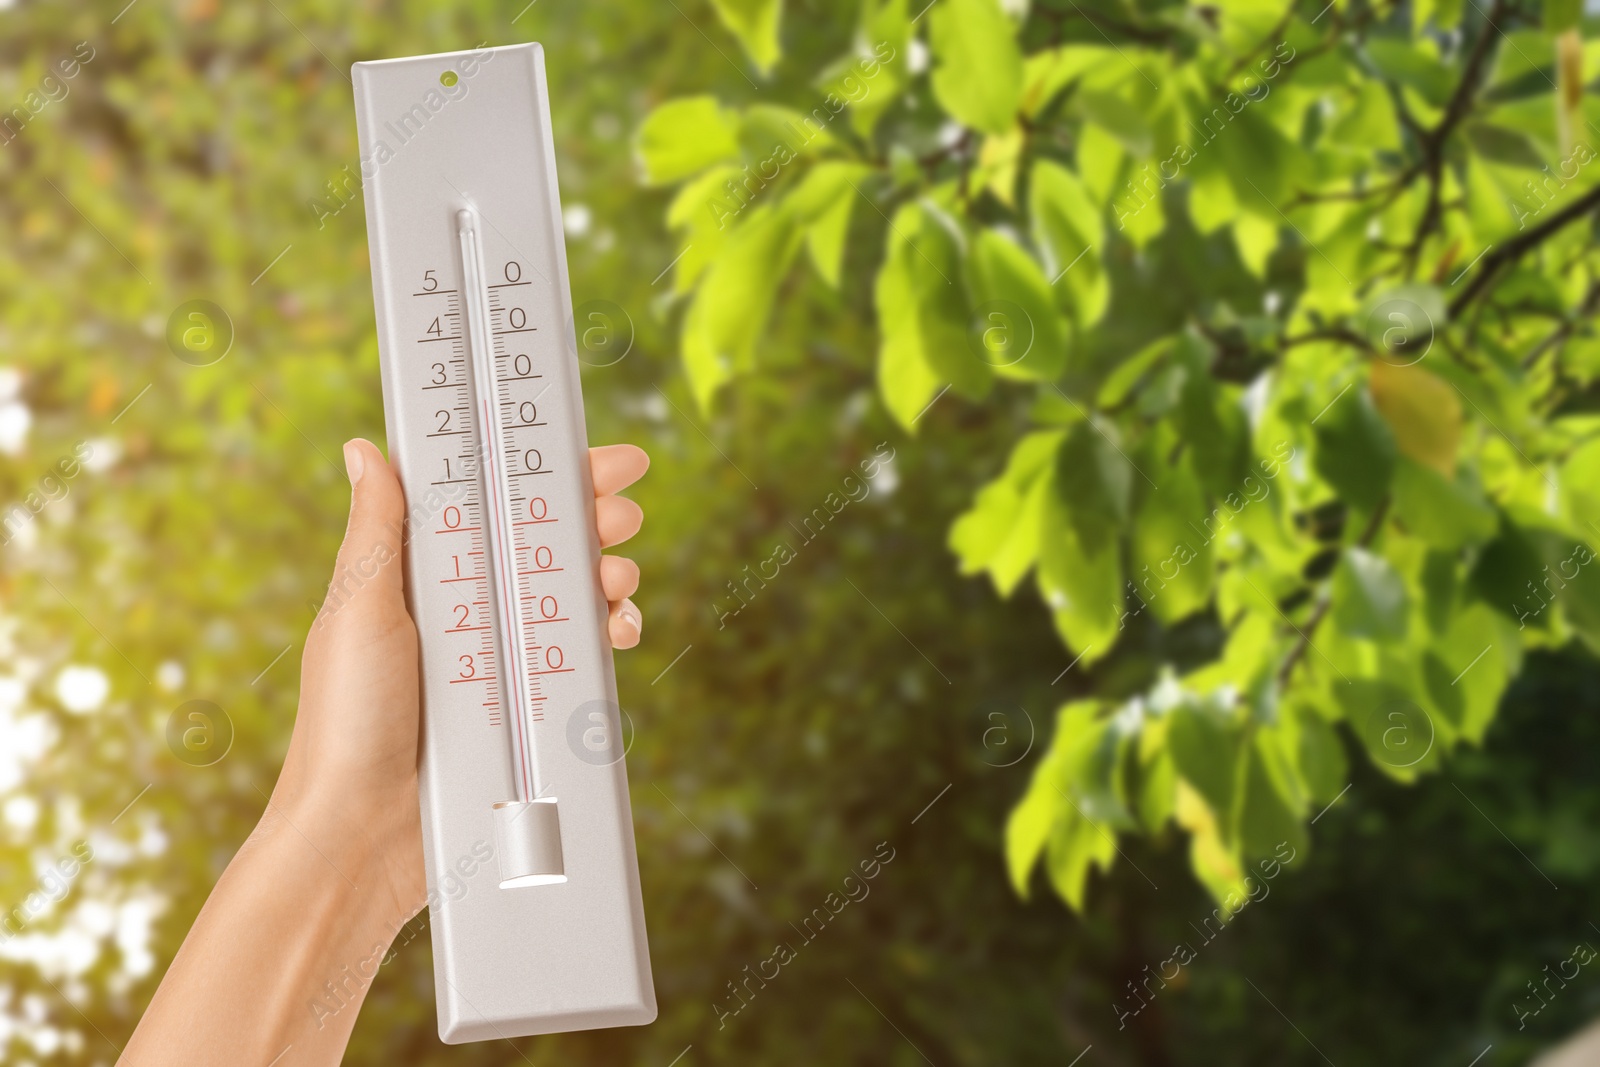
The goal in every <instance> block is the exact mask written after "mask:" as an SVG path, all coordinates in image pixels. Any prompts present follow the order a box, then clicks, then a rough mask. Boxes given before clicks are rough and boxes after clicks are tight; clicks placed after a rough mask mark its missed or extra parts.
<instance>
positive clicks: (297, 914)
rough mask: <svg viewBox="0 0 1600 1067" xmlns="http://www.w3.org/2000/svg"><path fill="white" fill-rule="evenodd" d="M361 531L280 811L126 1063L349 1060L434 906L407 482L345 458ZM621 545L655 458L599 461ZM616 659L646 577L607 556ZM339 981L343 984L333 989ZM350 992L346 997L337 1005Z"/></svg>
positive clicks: (339, 587) (324, 630) (335, 600)
mask: <svg viewBox="0 0 1600 1067" xmlns="http://www.w3.org/2000/svg"><path fill="white" fill-rule="evenodd" d="M344 455H345V466H346V468H347V469H348V471H349V474H350V485H351V502H350V521H349V525H348V527H347V528H346V530H345V536H344V544H343V546H342V547H341V548H340V549H339V559H338V562H337V564H336V565H335V566H334V573H333V581H332V582H331V583H330V585H329V591H328V598H327V599H326V600H325V601H324V602H323V605H322V608H321V610H320V611H319V612H318V613H317V619H316V621H315V622H314V623H313V624H312V628H311V633H310V635H309V636H308V637H307V639H306V649H305V655H304V657H303V658H302V663H301V679H300V709H299V712H298V714H297V715H296V717H295V724H294V734H293V736H292V737H291V739H290V742H289V751H288V754H287V756H285V758H284V762H283V772H282V774H281V775H280V776H279V778H278V783H277V785H276V786H275V787H274V789H273V791H272V797H271V799H270V801H269V802H268V804H267V811H266V813H265V814H263V815H262V817H261V822H260V823H259V824H258V825H257V827H256V829H255V831H254V832H253V833H252V834H251V835H250V839H249V840H248V841H247V842H246V843H245V845H244V847H243V848H241V849H240V850H239V853H238V855H237V856H235V857H234V860H233V862H232V863H230V864H229V865H228V869H227V870H226V871H225V872H223V876H222V878H221V880H220V881H219V882H218V883H217V887H216V888H215V889H214V890H213V891H212V894H211V896H210V898H209V899H208V900H207V901H206V905H205V907H204V908H203V909H202V910H201V912H200V915H199V917H198V918H197V919H196V920H195V923H194V926H193V928H192V929H191V930H190V932H189V936H188V937H187V938H185V940H184V943H183V947H182V948H180V949H179V951H178V955H177V958H176V959H174V960H173V963H172V966H171V967H169V968H168V970H167V973H166V975H165V976H164V977H163V978H162V980H161V985H160V987H159V988H158V989H157V990H156V995H155V998H154V999H153V1000H152V1001H151V1004H150V1007H149V1009H148V1010H147V1011H146V1012H145V1015H144V1018H143V1019H141V1020H140V1022H139V1026H138V1028H137V1030H136V1031H135V1032H134V1035H133V1038H132V1040H131V1041H130V1042H129V1044H128V1047H127V1048H126V1050H124V1053H123V1062H124V1063H130V1064H142V1063H160V1064H163V1065H166V1067H190V1065H195V1067H198V1065H201V1064H214V1063H262V1064H264V1063H269V1062H270V1063H273V1064H275V1065H277V1067H296V1065H301V1064H316V1065H324V1064H325V1065H333V1064H337V1063H338V1062H339V1060H340V1059H341V1057H342V1056H343V1054H344V1047H345V1044H346V1043H347V1042H348V1040H349V1036H350V1029H351V1027H352V1026H353V1025H354V1023H355V1016H356V1012H357V1011H358V1010H359V1008H360V1005H361V1002H362V1000H363V999H364V998H365V995H366V990H367V987H368V984H369V983H370V981H371V979H372V977H373V976H374V975H376V973H377V966H378V963H379V962H380V961H381V960H382V957H383V955H384V953H385V952H386V951H387V949H388V946H389V943H390V942H391V941H392V940H393V939H394V936H395V934H396V933H397V932H398V931H399V930H400V928H401V927H402V926H403V925H404V924H405V923H406V921H407V920H409V919H410V918H411V917H412V916H414V915H416V914H417V912H419V911H421V910H422V907H423V905H424V904H425V903H426V902H427V892H428V889H427V878H426V876H425V874H424V871H423V863H422V819H421V814H420V811H419V808H418V805H417V737H418V732H419V727H420V721H419V719H420V708H419V701H418V696H419V691H418V656H417V630H416V627H415V626H414V625H413V624H412V621H411V616H410V615H409V614H408V613H407V611H406V604H405V595H404V589H403V584H402V579H401V574H402V561H401V547H402V546H401V533H402V530H403V529H404V527H403V521H404V515H405V504H404V499H403V494H402V493H401V490H400V482H399V479H398V478H397V477H396V476H395V473H394V470H393V469H392V468H391V467H390V466H389V464H388V463H387V462H386V461H385V460H384V458H383V454H382V453H381V452H379V451H378V449H377V448H376V447H375V446H373V445H372V444H371V443H369V442H367V441H360V440H357V441H351V442H350V443H349V444H347V445H345V449H344ZM589 464H590V470H591V473H592V475H593V481H594V487H595V518H596V521H597V523H598V527H599V532H600V543H601V545H602V546H606V547H609V546H611V545H615V544H618V543H620V542H622V541H626V540H627V539H628V538H630V537H632V536H633V535H634V534H635V533H637V532H638V530H639V525H640V523H641V522H642V521H643V513H642V512H641V511H640V509H639V506H638V505H637V504H635V503H633V502H632V501H631V500H625V499H623V498H622V497H619V496H617V495H616V494H617V493H618V492H620V491H621V490H623V489H625V488H627V487H628V486H629V485H631V484H633V482H635V481H637V480H638V478H639V477H640V476H641V475H643V474H644V472H645V469H646V468H647V467H648V466H649V460H648V459H647V458H646V456H645V454H644V452H643V451H641V450H640V449H638V448H635V447H633V446H632V445H610V446H608V447H605V448H596V449H591V450H590V453H589ZM600 580H601V585H602V587H603V588H604V590H605V595H606V599H607V600H608V601H610V612H609V617H608V619H607V628H608V631H609V633H610V636H611V643H612V645H613V646H615V647H617V648H631V647H633V646H634V645H636V644H638V643H639V633H640V624H641V620H640V615H639V609H638V608H637V607H635V606H634V604H633V601H631V600H629V599H628V598H629V597H630V596H631V595H632V594H633V592H634V591H635V590H636V589H637V588H638V585H639V568H638V567H637V566H636V565H635V564H634V563H633V561H632V560H628V559H623V558H621V557H618V556H605V557H602V559H601V564H600ZM335 983H336V985H335ZM329 990H334V992H328V991H329Z"/></svg>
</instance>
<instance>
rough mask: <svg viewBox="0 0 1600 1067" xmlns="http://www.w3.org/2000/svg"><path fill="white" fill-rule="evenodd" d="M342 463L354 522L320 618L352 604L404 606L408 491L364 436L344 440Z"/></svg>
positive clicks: (346, 528) (340, 551) (352, 521)
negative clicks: (402, 557)
mask: <svg viewBox="0 0 1600 1067" xmlns="http://www.w3.org/2000/svg"><path fill="white" fill-rule="evenodd" d="M344 464H345V470H346V472H347V473H348V474H349V476H350V521H349V524H348V525H347V526H346V527H345V532H344V544H342V545H340V546H339V559H338V562H336V563H335V564H334V568H333V579H332V581H330V582H329V583H328V597H327V599H326V600H325V601H324V602H323V608H322V612H321V614H320V616H319V619H320V618H326V617H328V616H329V615H331V614H332V613H333V612H334V611H338V610H341V609H343V608H344V607H346V606H348V605H351V604H356V605H370V606H371V607H372V608H375V609H379V610H382V609H386V608H390V607H392V606H393V605H395V604H403V600H402V599H401V589H402V579H401V564H400V548H401V543H402V540H403V538H404V532H405V494H404V492H403V491H402V490H401V488H400V479H399V478H397V477H396V476H395V473H394V468H392V467H390V466H389V463H388V461H387V460H385V459H384V458H383V453H382V452H380V451H378V448H377V446H376V445H374V444H373V443H372V442H370V441H364V440H362V439H360V438H356V439H355V440H353V441H350V442H347V443H346V444H345V446H344Z"/></svg>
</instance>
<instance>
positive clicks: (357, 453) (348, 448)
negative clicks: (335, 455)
mask: <svg viewBox="0 0 1600 1067" xmlns="http://www.w3.org/2000/svg"><path fill="white" fill-rule="evenodd" d="M366 465H367V461H366V457H364V456H362V454H361V449H360V448H358V447H356V443H355V442H354V441H346V442H345V446H344V469H345V473H346V474H348V475H350V486H351V488H355V484H356V483H357V482H359V481H360V480H361V472H362V470H363V469H364V468H365V467H366Z"/></svg>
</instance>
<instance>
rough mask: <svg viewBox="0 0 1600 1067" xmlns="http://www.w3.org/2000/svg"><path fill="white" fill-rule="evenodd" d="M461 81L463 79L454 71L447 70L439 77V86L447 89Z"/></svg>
mask: <svg viewBox="0 0 1600 1067" xmlns="http://www.w3.org/2000/svg"><path fill="white" fill-rule="evenodd" d="M460 80H461V79H460V78H459V77H458V76H457V75H456V72H455V71H453V70H447V71H445V72H444V73H443V74H441V75H439V84H440V85H444V86H447V87H448V86H451V85H454V84H455V83H456V82H458V81H460Z"/></svg>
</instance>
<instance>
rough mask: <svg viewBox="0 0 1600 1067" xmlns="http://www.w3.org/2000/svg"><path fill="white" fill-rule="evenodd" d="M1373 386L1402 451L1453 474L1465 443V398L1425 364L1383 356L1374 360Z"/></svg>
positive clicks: (1374, 398) (1377, 403) (1447, 474)
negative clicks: (1387, 359) (1409, 363)
mask: <svg viewBox="0 0 1600 1067" xmlns="http://www.w3.org/2000/svg"><path fill="white" fill-rule="evenodd" d="M1369 385H1370V387H1371V389H1372V403H1373V405H1374V406H1375V407H1377V409H1378V413H1379V414H1381V415H1382V416H1383V421H1384V422H1386V423H1388V424H1389V429H1390V430H1391V431H1392V432H1393V433H1394V440H1395V444H1396V445H1397V446H1399V448H1400V451H1401V453H1402V454H1404V455H1406V456H1409V457H1411V458H1412V459H1414V460H1416V461H1417V462H1418V463H1422V464H1425V465H1426V466H1429V467H1432V468H1433V469H1434V470H1436V471H1438V472H1439V473H1440V474H1442V475H1444V476H1445V477H1446V478H1454V477H1455V473H1456V447H1457V446H1458V445H1459V444H1460V443H1461V398H1460V397H1459V396H1458V395H1457V394H1456V391H1455V389H1454V387H1452V386H1451V385H1450V384H1449V383H1448V382H1446V381H1444V379H1442V378H1440V377H1439V376H1438V375H1436V374H1434V373H1432V372H1431V371H1425V370H1423V369H1422V368H1421V367H1418V366H1409V367H1397V366H1395V365H1394V364H1393V363H1388V362H1385V361H1384V360H1381V359H1379V360H1374V361H1373V363H1372V374H1371V377H1370V379H1369Z"/></svg>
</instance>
